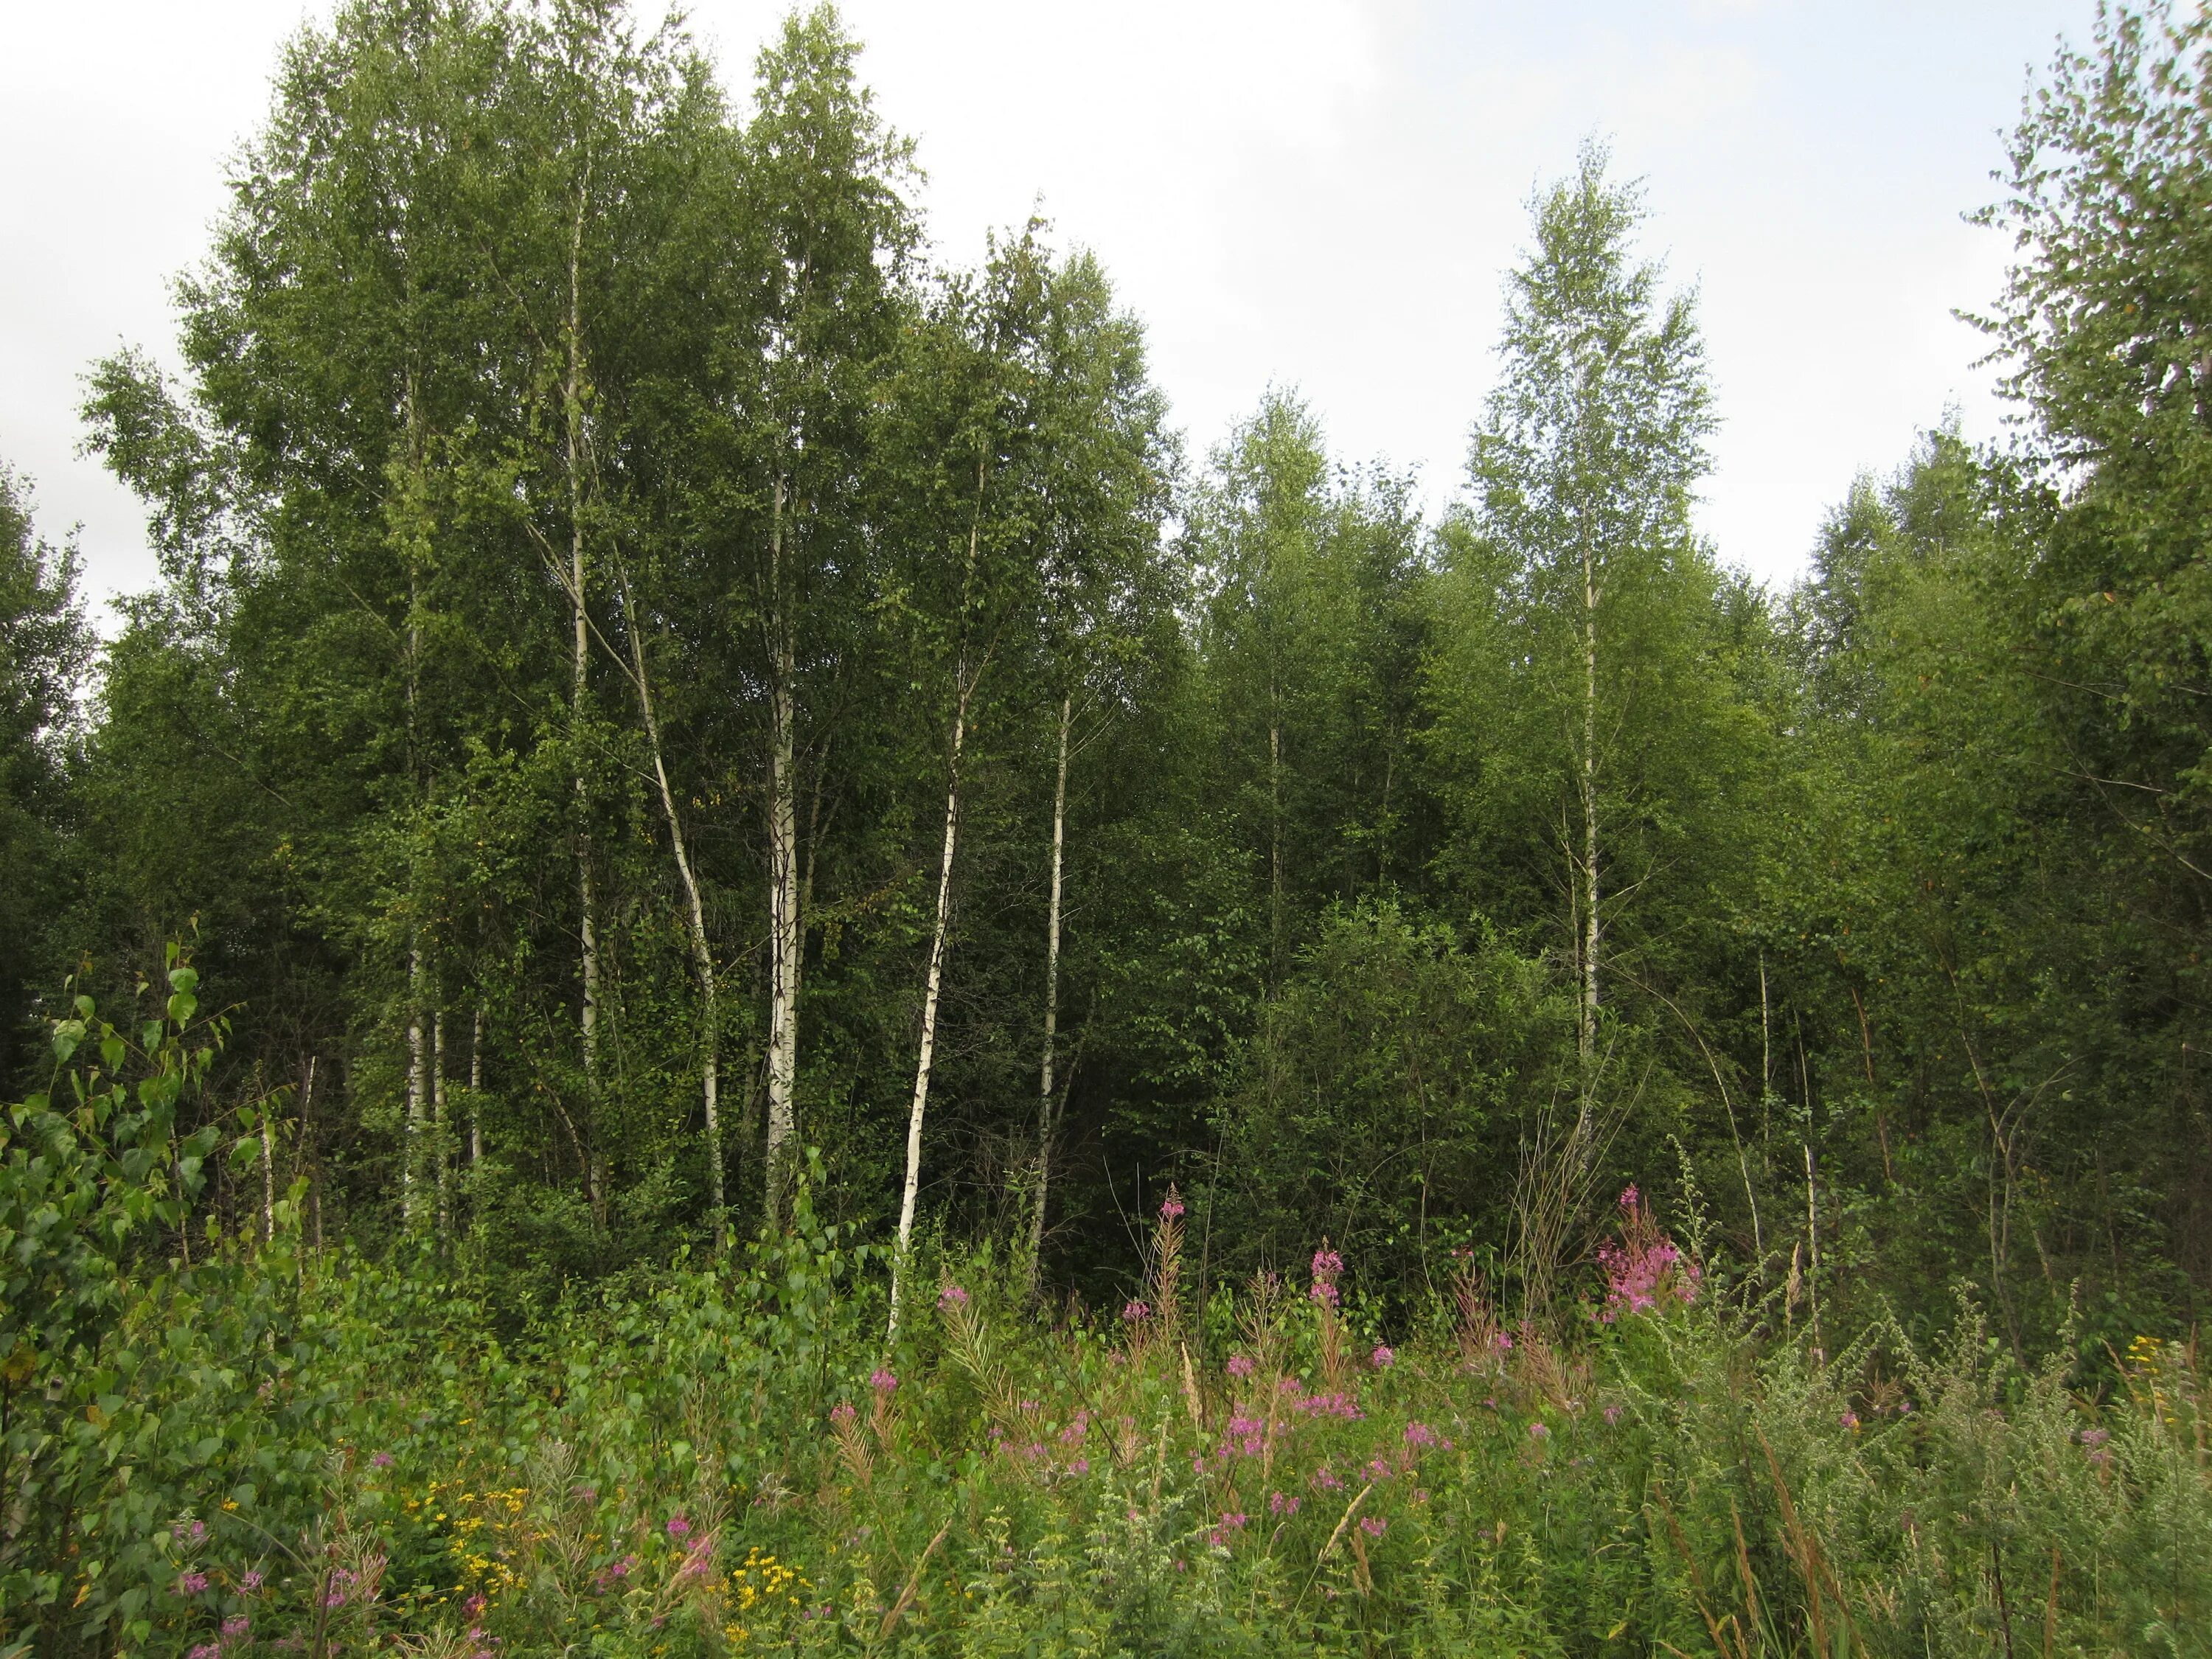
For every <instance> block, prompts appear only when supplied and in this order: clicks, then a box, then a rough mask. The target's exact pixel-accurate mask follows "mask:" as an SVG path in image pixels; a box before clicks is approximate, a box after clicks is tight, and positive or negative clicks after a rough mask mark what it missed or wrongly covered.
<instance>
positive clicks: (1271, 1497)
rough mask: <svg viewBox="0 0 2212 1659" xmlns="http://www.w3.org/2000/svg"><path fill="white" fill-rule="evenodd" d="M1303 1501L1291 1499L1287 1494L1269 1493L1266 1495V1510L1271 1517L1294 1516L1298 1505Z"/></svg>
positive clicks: (1301, 1499)
mask: <svg viewBox="0 0 2212 1659" xmlns="http://www.w3.org/2000/svg"><path fill="white" fill-rule="evenodd" d="M1304 1501H1305V1500H1304V1498H1293V1497H1291V1495H1290V1494H1289V1493H1288V1492H1270V1493H1269V1494H1268V1495H1267V1510H1268V1513H1270V1514H1271V1515H1296V1514H1297V1512H1298V1505H1299V1504H1302V1503H1304Z"/></svg>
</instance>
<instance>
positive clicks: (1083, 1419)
mask: <svg viewBox="0 0 2212 1659" xmlns="http://www.w3.org/2000/svg"><path fill="white" fill-rule="evenodd" d="M1090 1432H1091V1413H1089V1412H1087V1411H1084V1410H1081V1409H1078V1410H1077V1412H1076V1413H1075V1415H1074V1417H1073V1419H1070V1421H1069V1423H1068V1425H1067V1426H1066V1428H1064V1429H1062V1430H1061V1431H1060V1444H1061V1445H1063V1446H1079V1445H1081V1444H1082V1443H1083V1441H1084V1437H1085V1436H1086V1435H1088V1434H1089V1433H1090Z"/></svg>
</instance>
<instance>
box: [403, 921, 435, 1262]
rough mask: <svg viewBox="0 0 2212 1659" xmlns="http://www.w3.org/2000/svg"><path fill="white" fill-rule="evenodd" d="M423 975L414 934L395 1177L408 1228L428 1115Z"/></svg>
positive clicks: (415, 1213)
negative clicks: (402, 1127) (402, 1132)
mask: <svg viewBox="0 0 2212 1659" xmlns="http://www.w3.org/2000/svg"><path fill="white" fill-rule="evenodd" d="M424 977H425V975H424V970H423V963H422V939H421V936H420V935H419V934H418V935H417V936H416V940H415V942H414V944H413V945H410V947H409V949H408V952H407V1130H406V1137H405V1141H404V1147H403V1161H402V1164H401V1168H400V1176H399V1192H400V1198H399V1212H400V1218H401V1219H402V1220H404V1222H405V1223H406V1224H407V1225H408V1226H410V1227H413V1226H415V1225H417V1224H418V1223H420V1221H421V1220H422V1190H421V1189H422V1167H421V1166H422V1142H423V1139H424V1138H425V1132H426V1130H427V1129H428V1121H429V1114H430V1044H429V1041H428V1033H427V1032H426V1031H425V1030H423V1029H422V982H423V979H424Z"/></svg>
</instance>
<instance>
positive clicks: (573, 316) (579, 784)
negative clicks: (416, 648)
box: [562, 169, 599, 1216]
mask: <svg viewBox="0 0 2212 1659" xmlns="http://www.w3.org/2000/svg"><path fill="white" fill-rule="evenodd" d="M590 178H591V175H590V172H589V170H588V169H586V173H585V177H584V181H583V182H582V183H581V184H580V185H579V187H578V189H577V191H576V211H575V216H574V219H573V220H572V221H571V222H570V225H569V233H568V331H567V332H568V375H567V379H566V380H565V382H564V384H563V386H562V415H563V428H564V429H563V438H564V442H565V449H566V456H565V459H566V462H567V469H568V598H569V605H570V620H571V622H572V623H573V638H572V641H571V647H570V649H571V654H570V659H569V691H568V699H569V702H568V738H569V757H568V763H569V777H570V781H571V783H572V786H573V787H574V793H575V803H576V896H577V904H578V908H579V911H580V929H579V933H580V940H581V945H582V955H583V960H582V976H583V1006H582V1007H581V1008H580V1010H579V1012H578V1020H577V1024H578V1027H579V1031H580V1036H581V1038H582V1042H583V1050H584V1084H585V1088H586V1091H588V1092H589V1093H590V1094H591V1096H592V1104H593V1106H594V1107H595V1108H596V1105H597V1097H598V1094H599V896H598V893H597V890H596V889H595V887H594V885H593V883H592V831H591V820H590V811H591V789H590V785H589V782H588V781H587V780H586V777H585V775H584V755H583V739H584V720H585V716H586V713H587V712H588V707H589V698H590V695H591V674H590V669H591V613H590V611H589V609H588V606H587V604H586V587H585V578H586V574H587V572H586V561H585V556H584V459H585V458H584V294H583V261H584V216H585V212H586V204H587V202H588V200H589V196H590V190H591V184H590ZM592 1115H593V1116H594V1117H596V1115H597V1113H596V1111H594V1113H593V1114H592ZM593 1140H594V1145H595V1146H596V1141H597V1135H596V1133H594V1136H593ZM584 1178H585V1184H586V1187H587V1188H589V1189H590V1196H591V1202H592V1212H593V1214H594V1215H595V1216H596V1215H597V1214H598V1213H599V1177H598V1154H597V1152H596V1151H592V1152H587V1153H586V1157H585V1164H584Z"/></svg>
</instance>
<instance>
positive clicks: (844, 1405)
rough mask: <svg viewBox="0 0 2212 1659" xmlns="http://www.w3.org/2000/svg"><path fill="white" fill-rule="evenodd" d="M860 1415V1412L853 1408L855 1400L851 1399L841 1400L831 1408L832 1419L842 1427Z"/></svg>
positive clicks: (830, 1415) (830, 1418) (830, 1417)
mask: <svg viewBox="0 0 2212 1659" xmlns="http://www.w3.org/2000/svg"><path fill="white" fill-rule="evenodd" d="M859 1415H860V1413H858V1412H856V1411H854V1409H853V1402H852V1401H849V1400H841V1401H838V1402H837V1403H836V1405H834V1406H832V1407H830V1408H829V1420H830V1421H831V1422H832V1423H835V1424H836V1425H837V1426H838V1427H839V1428H841V1429H842V1428H843V1427H844V1426H845V1425H847V1424H848V1423H850V1422H851V1421H852V1420H853V1419H854V1418H856V1417H858V1416H859Z"/></svg>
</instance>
